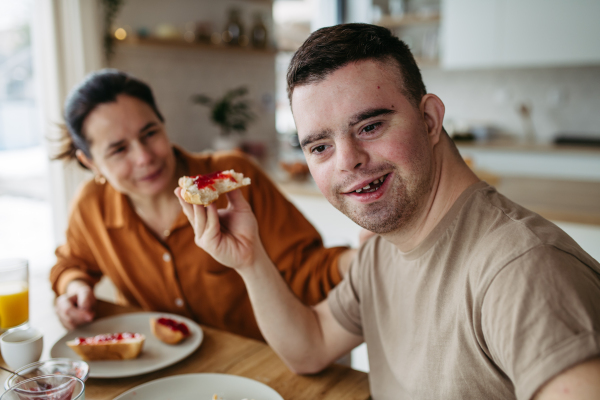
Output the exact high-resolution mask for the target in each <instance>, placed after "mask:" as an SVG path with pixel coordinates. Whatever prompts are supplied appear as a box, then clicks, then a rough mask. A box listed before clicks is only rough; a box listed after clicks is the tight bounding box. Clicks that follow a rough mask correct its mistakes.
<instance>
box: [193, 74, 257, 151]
mask: <svg viewBox="0 0 600 400" xmlns="http://www.w3.org/2000/svg"><path fill="white" fill-rule="evenodd" d="M246 94H248V89H247V88H246V87H245V86H241V87H239V88H236V89H231V90H229V91H227V92H226V93H225V95H224V96H223V97H222V98H220V99H216V100H213V99H212V98H210V97H208V96H207V95H205V94H198V95H195V96H193V97H192V101H193V102H194V103H196V104H201V105H203V106H207V107H208V108H209V109H210V119H211V121H212V122H214V123H215V124H216V125H217V126H219V128H220V130H221V132H220V134H219V136H218V137H217V138H215V141H214V143H213V147H214V148H215V150H232V149H234V148H237V147H239V145H240V141H241V136H242V135H243V134H244V133H245V132H246V130H247V128H248V125H249V124H250V122H252V121H253V120H254V118H255V115H254V113H253V112H252V110H251V103H250V100H249V99H247V98H245V96H246Z"/></svg>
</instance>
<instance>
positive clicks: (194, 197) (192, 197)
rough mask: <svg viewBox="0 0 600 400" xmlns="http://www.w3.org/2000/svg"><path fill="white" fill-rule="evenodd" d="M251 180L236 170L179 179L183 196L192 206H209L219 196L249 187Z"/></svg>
mask: <svg viewBox="0 0 600 400" xmlns="http://www.w3.org/2000/svg"><path fill="white" fill-rule="evenodd" d="M249 184H250V178H245V177H244V174H242V173H239V172H235V171H234V170H232V169H231V170H229V171H220V172H213V173H211V174H208V175H198V176H183V177H181V178H179V186H180V187H181V196H182V197H183V199H184V200H185V201H186V202H188V203H190V204H201V205H203V206H207V205H209V204H210V203H212V202H214V201H216V200H217V199H218V198H219V195H221V194H223V193H227V192H231V191H232V190H235V189H238V188H241V187H242V186H248V185H249Z"/></svg>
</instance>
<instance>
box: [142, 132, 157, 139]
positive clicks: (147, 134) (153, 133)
mask: <svg viewBox="0 0 600 400" xmlns="http://www.w3.org/2000/svg"><path fill="white" fill-rule="evenodd" d="M157 133H158V131H150V132H147V133H146V134H145V135H144V137H147V138H149V137H152V136H154V135H156V134H157Z"/></svg>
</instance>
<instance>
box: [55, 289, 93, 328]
mask: <svg viewBox="0 0 600 400" xmlns="http://www.w3.org/2000/svg"><path fill="white" fill-rule="evenodd" d="M95 306H96V297H95V296H94V290H93V289H92V288H91V286H90V285H88V284H87V283H86V282H83V281H79V280H75V281H73V282H71V283H69V285H68V286H67V292H66V293H65V294H63V295H62V296H59V297H58V298H57V299H56V304H55V306H54V307H55V309H56V314H57V315H58V318H59V319H60V322H61V323H62V324H63V326H64V327H65V328H67V329H69V330H72V329H75V328H76V327H78V326H79V325H82V324H85V323H88V322H91V321H93V320H94V316H95Z"/></svg>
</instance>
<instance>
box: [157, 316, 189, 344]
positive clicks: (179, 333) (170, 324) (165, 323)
mask: <svg viewBox="0 0 600 400" xmlns="http://www.w3.org/2000/svg"><path fill="white" fill-rule="evenodd" d="M150 328H151V329H152V334H153V335H154V336H156V337H157V338H158V339H159V340H160V341H162V342H164V343H167V344H177V343H179V342H181V341H182V340H183V339H185V338H186V337H188V336H190V330H189V328H188V327H187V325H186V324H184V323H183V322H179V321H177V320H174V319H172V318H165V317H161V318H150Z"/></svg>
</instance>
